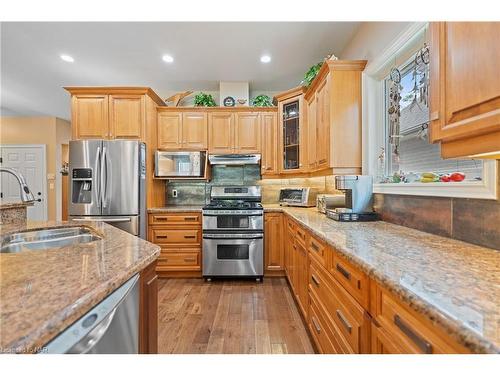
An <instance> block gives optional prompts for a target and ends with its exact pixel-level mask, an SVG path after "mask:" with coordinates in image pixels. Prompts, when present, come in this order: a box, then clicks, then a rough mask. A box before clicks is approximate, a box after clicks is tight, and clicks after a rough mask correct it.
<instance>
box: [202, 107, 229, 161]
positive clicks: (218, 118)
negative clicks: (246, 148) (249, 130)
mask: <svg viewBox="0 0 500 375" xmlns="http://www.w3.org/2000/svg"><path fill="white" fill-rule="evenodd" d="M208 132H209V142H208V151H209V152H210V153H212V154H232V153H233V148H234V113H231V112H212V113H210V114H209V115H208Z"/></svg>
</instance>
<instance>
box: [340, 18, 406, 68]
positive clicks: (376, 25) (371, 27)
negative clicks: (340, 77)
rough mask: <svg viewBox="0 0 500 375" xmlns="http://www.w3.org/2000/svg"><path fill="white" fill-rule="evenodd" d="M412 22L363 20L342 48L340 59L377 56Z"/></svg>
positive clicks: (369, 59) (364, 58) (366, 58)
mask: <svg viewBox="0 0 500 375" xmlns="http://www.w3.org/2000/svg"><path fill="white" fill-rule="evenodd" d="M411 24H412V22H363V23H362V24H361V26H360V27H359V29H358V31H357V32H356V34H354V36H353V38H352V39H351V41H350V42H349V43H347V45H346V47H344V49H343V50H342V53H341V54H340V56H339V58H340V59H342V60H368V64H370V61H371V60H373V59H375V58H376V57H377V56H379V55H380V54H381V53H382V52H383V51H384V49H385V48H387V46H389V45H390V44H391V42H392V41H394V40H395V39H396V38H397V36H398V35H400V34H401V33H402V32H404V31H405V30H406V29H407V28H408V27H409V26H410V25H411Z"/></svg>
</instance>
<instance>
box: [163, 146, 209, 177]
mask: <svg viewBox="0 0 500 375" xmlns="http://www.w3.org/2000/svg"><path fill="white" fill-rule="evenodd" d="M206 158H207V154H206V151H160V150H157V151H156V153H155V177H168V178H176V177H200V178H203V177H204V176H205V166H206Z"/></svg>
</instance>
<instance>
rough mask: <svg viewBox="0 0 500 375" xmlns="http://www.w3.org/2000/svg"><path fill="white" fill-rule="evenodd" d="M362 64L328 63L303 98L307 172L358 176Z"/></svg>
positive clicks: (354, 61)
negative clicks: (305, 113) (305, 111)
mask: <svg viewBox="0 0 500 375" xmlns="http://www.w3.org/2000/svg"><path fill="white" fill-rule="evenodd" d="M365 65H366V61H365V60H352V61H347V60H335V61H333V60H327V61H325V63H324V64H323V65H322V67H321V69H320V71H319V72H318V75H317V76H316V78H315V79H314V80H313V82H312V83H311V85H310V86H309V88H308V89H307V91H306V92H305V94H304V99H305V102H306V103H307V114H308V115H307V141H306V142H307V145H308V147H309V148H310V147H314V150H308V154H307V158H308V160H307V166H308V168H307V172H308V173H309V174H310V175H312V176H314V175H324V174H335V175H342V174H360V173H361V97H362V92H361V73H362V71H363V70H364V67H365Z"/></svg>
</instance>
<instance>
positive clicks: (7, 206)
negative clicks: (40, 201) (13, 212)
mask: <svg viewBox="0 0 500 375" xmlns="http://www.w3.org/2000/svg"><path fill="white" fill-rule="evenodd" d="M33 204H34V203H33V202H12V203H1V204H0V210H10V209H12V208H24V207H29V206H33Z"/></svg>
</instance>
